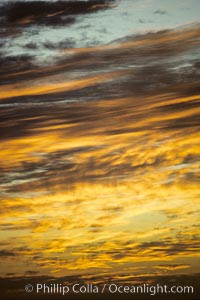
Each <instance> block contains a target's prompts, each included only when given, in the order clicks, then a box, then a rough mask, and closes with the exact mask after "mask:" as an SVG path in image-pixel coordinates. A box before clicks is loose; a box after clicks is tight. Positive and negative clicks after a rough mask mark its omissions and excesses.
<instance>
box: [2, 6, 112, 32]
mask: <svg viewBox="0 0 200 300" xmlns="http://www.w3.org/2000/svg"><path fill="white" fill-rule="evenodd" d="M113 2H114V1H112V0H103V1H99V0H95V1H82V0H78V1H67V2H66V1H54V2H47V1H28V2H26V1H16V2H10V3H4V5H2V7H1V16H3V17H6V21H5V22H6V26H8V24H9V25H11V24H15V25H17V26H20V27H24V26H30V25H32V24H36V25H39V24H40V25H47V26H63V25H71V24H73V23H74V22H75V16H77V15H80V14H88V13H93V12H95V11H98V10H101V9H106V8H109V6H110V4H111V3H113ZM2 24H4V21H2Z"/></svg>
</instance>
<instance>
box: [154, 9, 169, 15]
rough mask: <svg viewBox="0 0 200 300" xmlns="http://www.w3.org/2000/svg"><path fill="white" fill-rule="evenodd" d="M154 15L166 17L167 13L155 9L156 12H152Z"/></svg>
mask: <svg viewBox="0 0 200 300" xmlns="http://www.w3.org/2000/svg"><path fill="white" fill-rule="evenodd" d="M154 14H155V15H166V14H167V11H166V10H162V9H157V10H156V11H154Z"/></svg>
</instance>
